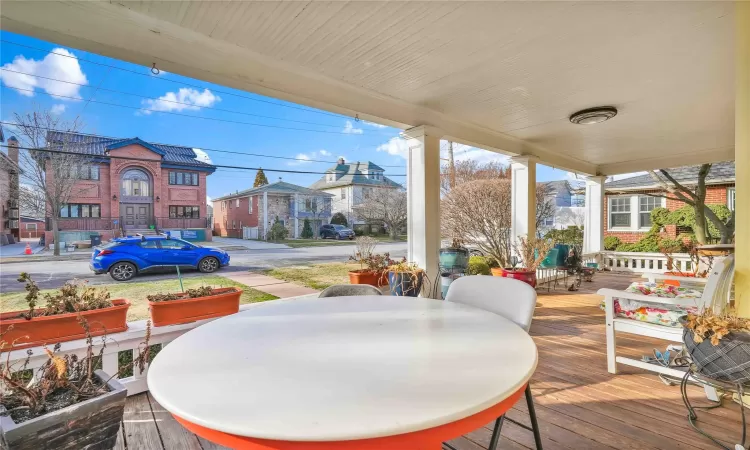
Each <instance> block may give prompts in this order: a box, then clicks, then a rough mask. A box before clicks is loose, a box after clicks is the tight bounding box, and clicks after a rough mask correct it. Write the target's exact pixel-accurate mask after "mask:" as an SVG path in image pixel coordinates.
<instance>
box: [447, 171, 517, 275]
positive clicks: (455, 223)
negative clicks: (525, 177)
mask: <svg viewBox="0 0 750 450" xmlns="http://www.w3.org/2000/svg"><path fill="white" fill-rule="evenodd" d="M441 224H442V228H443V234H444V235H445V236H451V237H457V238H460V239H461V240H463V241H464V242H466V243H468V244H473V245H475V246H476V247H478V248H479V249H480V250H481V251H482V252H484V253H485V254H487V255H488V256H490V257H492V258H494V259H495V260H496V261H497V263H498V264H500V266H501V267H508V266H509V264H510V251H511V236H510V234H511V232H510V227H511V186H510V180H503V179H494V180H476V181H470V182H467V183H464V184H459V185H458V186H456V188H455V189H453V190H452V191H451V192H450V193H449V194H448V195H446V196H445V198H444V199H443V203H442V207H441Z"/></svg>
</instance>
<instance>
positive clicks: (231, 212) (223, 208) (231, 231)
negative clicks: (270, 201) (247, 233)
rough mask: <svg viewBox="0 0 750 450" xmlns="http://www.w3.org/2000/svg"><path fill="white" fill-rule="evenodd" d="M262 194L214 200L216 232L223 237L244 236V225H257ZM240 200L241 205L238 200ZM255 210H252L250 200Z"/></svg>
mask: <svg viewBox="0 0 750 450" xmlns="http://www.w3.org/2000/svg"><path fill="white" fill-rule="evenodd" d="M262 199H263V196H262V195H253V196H249V197H240V198H231V199H227V200H218V201H214V202H213V207H214V219H213V220H214V234H216V235H217V236H223V237H234V238H241V237H242V227H257V226H258V217H260V216H259V211H260V205H261V203H262ZM238 200H239V206H237V201H238ZM251 201H252V202H253V212H252V213H251V212H250V202H251Z"/></svg>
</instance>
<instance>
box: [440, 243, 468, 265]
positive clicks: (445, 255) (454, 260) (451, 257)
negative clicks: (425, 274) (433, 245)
mask: <svg viewBox="0 0 750 450" xmlns="http://www.w3.org/2000/svg"><path fill="white" fill-rule="evenodd" d="M467 267H469V249H467V248H466V247H464V246H463V242H461V240H460V239H457V238H453V240H452V241H451V245H450V246H449V247H443V248H441V249H440V269H441V271H445V272H452V273H456V272H461V273H463V272H465V271H466V268H467Z"/></svg>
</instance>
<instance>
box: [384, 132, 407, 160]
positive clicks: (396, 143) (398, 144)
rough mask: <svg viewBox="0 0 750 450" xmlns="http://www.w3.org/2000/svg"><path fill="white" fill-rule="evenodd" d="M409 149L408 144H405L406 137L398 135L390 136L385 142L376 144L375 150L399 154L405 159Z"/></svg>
mask: <svg viewBox="0 0 750 450" xmlns="http://www.w3.org/2000/svg"><path fill="white" fill-rule="evenodd" d="M408 150H409V146H408V145H407V144H406V139H402V138H400V137H398V136H396V137H392V138H391V139H390V140H389V141H388V142H386V143H385V144H381V145H379V146H378V148H377V151H379V152H386V153H388V154H389V155H393V156H400V157H402V158H404V159H406V156H407V154H408V153H409V152H408Z"/></svg>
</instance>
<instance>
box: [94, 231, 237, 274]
mask: <svg viewBox="0 0 750 450" xmlns="http://www.w3.org/2000/svg"><path fill="white" fill-rule="evenodd" d="M226 265H229V255H228V254H227V252H225V251H224V250H221V249H218V248H210V247H202V246H200V245H196V244H191V243H190V242H187V241H183V240H182V239H173V238H169V237H167V236H143V237H126V238H119V239H113V240H112V241H111V242H110V243H108V244H106V245H103V246H101V247H97V248H94V251H93V252H92V253H91V263H90V264H89V266H90V267H91V270H93V271H94V273H95V274H97V275H99V274H102V273H107V272H109V275H110V276H111V277H112V278H113V279H115V280H117V281H128V280H130V279H131V278H133V277H134V276H136V275H137V274H139V273H142V272H146V271H151V270H158V269H165V268H173V267H174V266H179V267H180V268H189V269H198V270H200V271H201V272H205V273H211V272H215V271H217V270H219V268H220V267H223V266H226Z"/></svg>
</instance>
